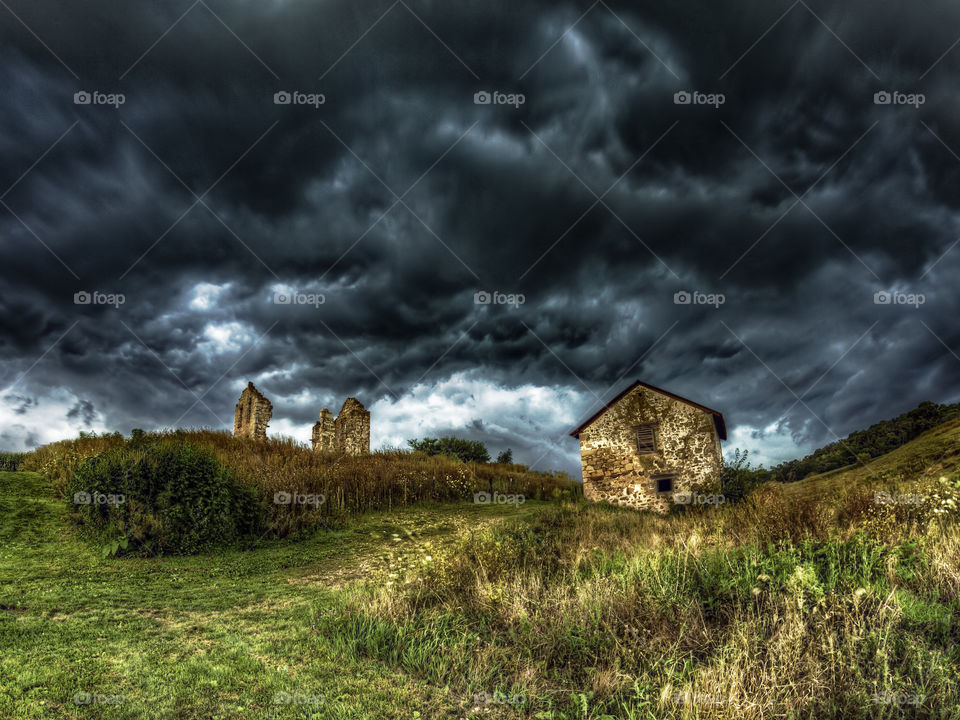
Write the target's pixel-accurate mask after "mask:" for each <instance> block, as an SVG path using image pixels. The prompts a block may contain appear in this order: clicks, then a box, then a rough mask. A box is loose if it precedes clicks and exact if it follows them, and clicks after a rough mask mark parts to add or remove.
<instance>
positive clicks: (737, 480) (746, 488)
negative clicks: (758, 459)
mask: <svg viewBox="0 0 960 720" xmlns="http://www.w3.org/2000/svg"><path fill="white" fill-rule="evenodd" d="M749 455H750V451H749V450H740V448H737V449H736V451H735V452H734V454H733V459H732V460H730V461H727V460H724V461H723V469H722V470H721V471H720V491H721V492H722V493H723V496H724V497H725V498H726V500H727V501H728V502H738V501H740V500H742V499H743V498H744V497H746V496H747V494H749V492H750V491H751V490H753V489H754V488H755V487H757V486H758V485H760V484H761V483H764V482H766V481H768V480H769V479H770V471H769V470H765V469H764V468H762V467H757V468H754V467H751V466H750V463H749V462H748V461H747V457H748V456H749Z"/></svg>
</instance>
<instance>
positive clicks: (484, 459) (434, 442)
mask: <svg viewBox="0 0 960 720" xmlns="http://www.w3.org/2000/svg"><path fill="white" fill-rule="evenodd" d="M407 444H408V445H410V447H411V448H413V449H414V450H416V451H417V452H422V453H426V454H427V455H447V456H449V457H453V458H457V459H458V460H459V461H460V462H478V463H488V462H490V453H489V452H488V451H487V447H486V446H485V445H484V444H483V443H482V442H480V441H478V440H464V439H463V438H458V437H442V438H429V437H427V438H423V439H422V440H407Z"/></svg>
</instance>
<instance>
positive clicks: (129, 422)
mask: <svg viewBox="0 0 960 720" xmlns="http://www.w3.org/2000/svg"><path fill="white" fill-rule="evenodd" d="M608 5H609V7H607V6H606V5H604V4H598V5H596V6H594V7H593V8H592V9H590V10H589V11H588V12H586V14H584V11H586V10H587V8H588V7H589V6H586V5H585V6H582V7H581V6H574V5H556V4H550V3H533V2H531V3H525V4H522V5H518V4H517V3H509V4H508V3H466V4H458V5H457V6H456V8H453V7H447V6H440V5H437V4H434V3H408V4H407V5H403V4H397V5H395V6H393V7H391V5H390V4H389V3H378V4H355V3H334V4H330V3H327V4H323V5H320V4H314V3H305V2H304V3H298V2H286V3H274V4H269V5H248V6H245V7H238V6H235V5H231V4H223V3H214V2H209V3H205V4H204V3H200V4H197V5H195V6H191V5H190V4H189V3H180V4H174V5H150V6H144V5H132V4H131V5H123V6H116V4H114V3H96V2H95V3H87V4H84V5H83V6H82V7H79V6H71V7H67V8H61V9H59V10H58V18H57V21H56V22H54V21H53V20H51V19H50V18H49V17H48V16H47V15H46V14H45V12H44V10H43V8H42V4H40V5H37V4H29V3H22V2H20V3H18V2H11V3H10V11H4V12H5V13H6V14H5V15H3V17H2V20H0V41H2V42H0V48H2V49H0V58H2V60H3V63H2V68H3V69H2V70H0V86H2V87H3V96H4V102H5V107H4V110H3V112H2V114H0V131H2V132H0V154H2V157H3V162H2V163H0V199H2V200H3V203H4V204H5V205H6V207H3V206H0V231H2V234H3V238H4V243H3V245H2V247H0V259H2V262H3V266H4V291H3V293H2V294H0V328H2V334H0V348H2V352H3V356H4V359H5V360H6V361H7V362H5V363H4V369H3V373H2V375H0V378H2V381H3V382H5V383H6V384H8V385H9V384H10V383H12V382H13V381H14V380H15V379H16V378H17V377H18V376H19V375H20V374H21V373H23V372H24V371H26V370H27V369H28V368H30V367H31V365H33V363H34V362H35V361H36V360H37V358H38V357H40V356H42V355H43V359H42V361H41V362H38V363H37V364H36V366H34V367H33V368H32V369H31V370H30V372H29V375H28V376H26V377H25V379H24V380H23V381H22V383H23V385H24V386H25V387H22V388H20V389H19V390H18V391H17V392H24V393H25V392H26V391H27V388H29V391H30V393H31V394H35V393H43V392H44V391H45V390H50V389H53V388H58V389H59V388H66V389H67V390H68V391H69V392H70V393H71V395H70V396H69V397H67V396H64V399H63V400H61V402H66V403H67V405H66V406H65V407H64V408H63V413H64V414H66V415H67V418H68V419H69V420H71V421H77V422H79V421H80V420H81V419H82V420H83V422H85V423H86V424H90V423H92V422H94V420H95V419H96V418H97V417H98V416H100V417H101V418H102V421H103V422H104V423H105V425H107V426H109V427H111V428H113V427H118V428H121V429H125V430H127V429H129V427H132V426H151V425H167V424H175V423H179V424H190V423H192V424H211V425H216V426H229V420H230V413H231V411H232V408H233V404H234V402H235V395H236V387H237V384H238V383H242V382H243V381H245V380H246V379H247V378H256V379H257V381H258V384H260V385H262V386H263V387H264V389H265V390H266V391H267V393H268V394H269V395H271V397H273V398H274V402H275V406H276V408H277V409H276V411H275V419H276V418H278V417H283V418H286V419H288V420H289V421H290V422H292V423H308V422H310V420H311V418H313V417H314V416H315V415H316V412H317V410H318V407H319V406H320V405H321V404H322V403H327V404H334V403H339V402H340V401H341V400H340V399H342V398H343V397H344V396H345V395H347V394H355V395H358V396H360V397H361V398H362V399H364V401H365V402H367V403H368V405H369V404H370V403H371V402H372V401H375V400H376V399H378V398H387V399H391V400H392V401H393V402H397V400H396V398H400V397H403V396H404V395H405V393H408V392H409V391H410V390H411V388H413V387H414V386H415V385H416V384H417V382H418V381H421V380H422V382H425V383H437V384H438V387H439V384H441V383H443V382H445V381H447V380H448V379H449V378H452V377H461V376H462V374H464V373H467V374H470V373H479V376H480V377H482V378H483V379H484V381H485V382H486V383H488V384H490V385H492V386H496V387H501V388H519V387H520V386H526V385H532V386H538V387H539V386H547V387H553V388H568V389H571V390H572V391H573V392H575V393H576V394H577V396H578V398H579V400H578V401H577V402H579V404H580V405H579V406H578V407H577V408H576V409H575V411H574V412H575V414H577V415H579V416H585V415H587V414H588V413H589V412H591V411H592V410H591V406H592V408H593V409H595V408H596V407H597V406H599V404H600V403H601V402H602V401H604V400H606V399H608V398H609V397H610V396H611V395H612V394H613V393H614V392H616V391H617V390H619V389H620V386H622V385H625V384H626V383H628V382H629V381H631V380H632V379H634V378H636V377H642V378H643V379H645V380H647V381H649V382H653V383H655V384H657V385H661V386H664V387H668V388H670V389H672V390H674V391H676V392H679V393H681V394H684V395H688V396H690V397H694V398H696V399H698V400H700V401H702V402H704V403H706V404H709V405H711V406H714V407H718V408H720V409H722V410H724V411H725V412H726V413H727V414H728V416H729V418H728V425H730V426H731V427H734V426H736V425H741V426H743V427H744V428H746V427H747V426H749V427H753V428H768V427H769V426H771V424H773V423H778V424H779V425H778V427H779V428H780V430H781V431H782V432H786V433H790V434H792V436H793V437H794V439H795V440H796V441H797V442H798V443H801V444H804V443H806V444H810V443H817V442H820V441H823V440H829V439H833V433H835V432H838V433H841V434H843V433H846V432H848V431H850V430H852V429H855V428H857V427H859V426H862V425H864V424H866V423H869V422H873V421H876V420H877V419H880V418H883V417H887V416H891V415H893V414H895V413H898V412H901V411H903V410H906V409H908V408H909V407H911V406H913V405H915V404H916V403H917V402H919V401H921V400H924V399H935V400H955V399H956V397H957V395H958V389H960V360H958V359H957V357H956V356H954V355H953V353H954V352H958V351H960V332H958V331H957V330H956V326H955V324H953V323H950V322H949V318H951V317H952V316H953V315H954V314H955V313H956V312H957V311H958V310H960V308H958V298H957V293H956V292H955V290H954V283H953V278H954V277H955V276H956V271H957V270H958V268H960V249H952V250H951V246H952V244H953V243H954V242H956V240H957V238H958V237H960V235H958V218H957V207H956V206H957V198H958V197H960V158H958V157H957V156H956V155H955V153H960V125H958V120H957V118H958V117H960V113H958V112H957V110H958V109H960V108H958V103H960V101H958V100H957V96H956V93H955V91H954V88H953V86H952V78H954V77H956V72H957V70H958V64H960V50H957V51H956V52H949V53H947V54H946V55H944V56H943V57H942V59H941V58H940V56H941V55H942V54H943V53H944V52H945V51H947V50H948V49H949V48H950V47H951V45H952V44H953V43H954V41H955V40H956V34H957V33H960V8H958V7H956V6H955V5H953V4H950V3H946V2H941V3H935V6H931V7H929V8H927V9H925V10H924V11H923V12H921V11H919V10H913V9H908V8H906V7H905V6H898V7H896V8H893V7H891V8H884V9H883V11H882V12H881V11H878V9H877V6H876V4H875V3H866V2H858V3H852V4H849V3H848V4H846V5H845V6H844V7H843V9H842V11H841V10H839V9H837V8H835V7H833V6H829V5H827V4H824V3H809V4H808V5H804V4H802V3H801V4H797V5H795V6H790V5H789V4H786V3H778V4H769V3H763V4H755V5H754V6H751V7H745V6H743V5H742V4H717V3H706V2H688V3H682V4H668V5H664V4H653V3H642V4H640V5H638V4H636V3H629V4H628V3H613V2H611V3H608ZM188 8H191V9H190V10H189V12H187V14H186V15H185V16H183V17H182V18H181V19H180V20H179V22H177V20H178V18H180V17H181V15H182V14H183V13H184V12H185V11H187V10H188ZM788 8H790V9H789V11H788ZM11 11H12V12H11ZM13 13H16V16H18V17H19V19H20V20H22V23H21V22H20V20H18V19H17V18H15V17H14V15H13ZM784 13H786V14H784ZM581 16H582V17H581ZM778 19H779V20H778ZM224 24H226V25H227V26H229V29H227V27H225V26H224ZM25 25H26V26H29V28H30V29H31V30H33V32H34V33H36V37H35V36H34V35H33V34H31V32H30V31H28V30H27V29H26V27H25ZM171 26H172V29H171ZM168 30H169V32H167V31H168ZM231 31H232V32H231ZM165 33H166V34H165ZM38 38H39V40H38ZM41 41H42V42H41ZM355 41H356V46H355V47H353V48H352V49H351V45H352V44H353V43H354V42H355ZM154 43H155V44H154ZM938 59H939V61H938ZM80 90H87V91H94V90H98V91H100V92H103V93H123V94H124V96H125V102H124V103H123V104H122V105H121V106H120V107H118V108H116V109H114V108H111V107H108V106H94V105H76V104H74V93H75V92H77V91H80ZM283 90H285V91H294V90H297V91H301V92H304V93H323V94H324V96H325V100H326V101H325V102H324V103H323V104H322V105H319V107H316V108H313V107H309V106H294V105H276V104H274V100H273V98H274V93H276V92H278V91H283ZM481 90H488V91H501V92H504V93H523V94H524V96H525V102H524V103H523V104H522V105H520V106H519V107H517V108H514V107H509V106H495V105H476V104H474V93H476V92H478V91H481ZM684 90H685V91H694V90H696V91H700V92H703V93H723V95H724V97H725V102H724V103H723V104H722V105H721V106H720V107H719V108H712V107H704V106H693V105H677V104H675V103H674V93H676V92H678V91H684ZM883 90H887V91H895V90H898V91H902V92H905V93H923V94H924V95H925V102H924V104H922V105H921V106H920V107H919V108H914V107H910V106H902V105H900V106H895V105H877V104H875V103H874V93H876V92H878V91H883ZM58 138H59V141H58ZM51 146H52V147H51ZM945 146H947V147H945ZM948 147H949V148H950V149H948ZM45 152H46V154H44V153H45ZM41 156H42V158H41ZM38 158H40V160H39V162H38ZM34 163H36V166H35V167H32V166H33V165H34ZM7 188H10V189H9V190H7ZM798 198H799V200H798ZM18 218H19V219H18ZM45 246H46V247H45ZM203 288H206V290H204V289H203ZM278 290H283V291H287V290H299V291H300V292H303V293H322V294H323V295H324V296H325V302H324V303H323V304H322V305H320V306H319V307H317V308H313V307H309V306H307V307H303V306H300V307H297V306H292V305H277V304H274V303H273V302H271V300H272V298H273V295H274V293H275V292H277V291H278ZM481 291H488V292H493V291H499V292H502V293H507V294H509V293H522V294H523V295H524V296H525V302H524V303H523V304H522V305H520V306H519V307H506V306H497V305H476V304H474V294H475V293H477V292H481ZM681 291H687V292H701V293H704V294H711V293H713V294H722V295H723V296H724V298H725V302H724V303H723V304H722V305H721V306H719V307H710V306H702V305H694V304H690V305H684V304H676V302H675V297H674V296H675V293H677V292H681ZM882 291H896V292H901V293H903V294H904V295H905V296H906V295H909V294H918V293H921V294H923V296H924V300H925V302H924V304H923V305H921V306H919V307H915V306H910V305H898V304H896V303H895V302H892V303H890V304H875V302H874V295H875V293H878V292H882ZM78 292H90V293H93V292H100V293H103V294H113V295H121V294H122V295H123V297H124V302H123V303H118V304H115V305H113V306H111V305H99V304H96V303H90V304H80V305H78V304H75V302H74V296H75V294H76V293H78ZM205 293H206V295H205ZM207 296H209V297H208V298H207V299H204V298H205V297H207ZM898 297H899V296H898ZM258 339H259V342H257V341H258ZM951 349H952V350H951ZM44 353H46V355H44ZM470 377H473V376H472V375H470ZM467 385H469V383H468V384H467ZM451 387H453V386H452V385H451ZM470 387H472V386H470ZM304 389H306V390H308V391H309V393H308V394H309V396H310V397H307V398H304V397H302V391H303V390H304ZM447 392H450V393H454V392H455V390H452V389H451V390H448V391H447ZM465 392H466V391H465ZM471 392H473V395H471V397H474V396H475V395H476V392H474V391H471ZM477 392H478V391H477ZM468 394H469V393H468ZM191 406H192V409H191ZM16 412H20V411H16ZM398 412H399V411H398ZM24 413H26V410H23V411H22V412H21V413H20V414H24ZM521 415H522V413H520V414H518V415H517V416H516V417H515V418H513V419H510V418H499V420H500V424H499V425H497V426H496V427H494V425H496V423H494V424H491V421H490V420H489V419H488V418H474V420H473V422H475V423H485V424H483V425H472V424H470V423H467V424H465V425H462V426H461V427H462V429H463V431H464V432H466V433H468V434H471V435H473V436H475V437H478V438H483V439H487V440H488V441H489V442H490V443H491V446H496V447H499V448H502V447H506V446H508V445H510V446H512V447H514V449H515V451H516V450H519V451H520V452H519V453H518V455H517V456H518V459H521V460H526V461H528V462H532V461H534V460H535V459H537V456H540V455H541V454H542V453H543V451H544V450H549V448H550V447H551V446H550V445H548V444H547V443H548V442H550V443H560V442H561V441H560V440H559V439H558V438H556V437H554V435H557V433H558V430H560V431H562V428H560V425H561V424H562V423H560V422H559V421H558V422H557V424H556V426H555V427H549V428H548V427H546V426H544V427H542V428H540V427H539V426H538V430H537V432H541V433H543V434H544V435H546V434H549V435H550V438H549V439H547V438H544V440H543V442H542V443H541V442H540V441H539V440H538V439H537V437H536V436H535V435H532V434H530V433H529V432H527V431H526V428H527V427H530V426H531V422H532V424H533V425H536V424H537V423H539V422H541V420H539V419H535V420H533V421H531V419H530V418H521ZM537 418H539V416H537ZM27 431H29V428H28V430H25V432H27ZM4 437H5V438H6V437H7V436H6V435H4ZM24 437H25V436H24ZM511 438H513V439H515V440H516V442H512V443H511ZM553 447H554V448H561V447H563V446H562V445H559V444H557V445H554V446H553ZM567 450H569V447H567ZM548 462H549V461H548ZM563 462H566V461H565V460H562V459H558V460H557V463H555V464H560V463H563Z"/></svg>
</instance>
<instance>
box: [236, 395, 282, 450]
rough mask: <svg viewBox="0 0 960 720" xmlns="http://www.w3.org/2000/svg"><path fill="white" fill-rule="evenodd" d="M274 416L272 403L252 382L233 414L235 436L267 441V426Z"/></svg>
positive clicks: (241, 396)
mask: <svg viewBox="0 0 960 720" xmlns="http://www.w3.org/2000/svg"><path fill="white" fill-rule="evenodd" d="M272 415H273V405H272V404H271V402H270V401H269V400H267V398H265V397H264V396H263V394H262V393H261V392H260V391H259V390H257V389H256V388H255V387H254V386H253V383H252V382H251V383H247V387H246V388H244V390H243V392H242V393H241V394H240V400H239V401H238V402H237V407H236V410H234V413H233V434H234V436H235V437H250V438H257V439H260V440H264V439H266V437H267V424H268V423H269V422H270V418H271V416H272Z"/></svg>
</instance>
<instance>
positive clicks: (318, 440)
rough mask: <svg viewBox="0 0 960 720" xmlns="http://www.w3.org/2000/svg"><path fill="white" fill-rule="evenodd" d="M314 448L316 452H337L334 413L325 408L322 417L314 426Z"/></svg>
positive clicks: (321, 413)
mask: <svg viewBox="0 0 960 720" xmlns="http://www.w3.org/2000/svg"><path fill="white" fill-rule="evenodd" d="M312 441H313V449H314V451H316V452H335V450H336V447H335V442H336V429H335V427H334V421H333V413H332V412H330V411H329V410H327V408H324V409H323V410H321V411H320V419H319V420H318V421H317V422H316V423H315V424H314V426H313V438H312Z"/></svg>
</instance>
